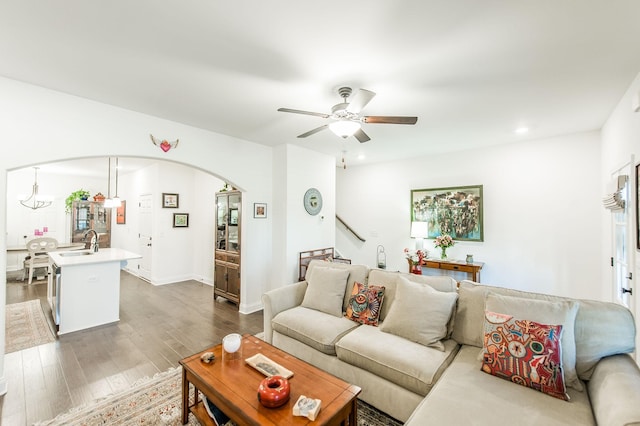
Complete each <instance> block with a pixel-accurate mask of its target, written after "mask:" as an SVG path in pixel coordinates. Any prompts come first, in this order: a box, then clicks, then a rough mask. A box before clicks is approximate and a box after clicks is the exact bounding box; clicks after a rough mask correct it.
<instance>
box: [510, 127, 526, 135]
mask: <svg viewBox="0 0 640 426" xmlns="http://www.w3.org/2000/svg"><path fill="white" fill-rule="evenodd" d="M528 131H529V128H528V127H518V128H517V129H516V130H514V132H516V133H517V134H519V135H524V134H525V133H527V132H528Z"/></svg>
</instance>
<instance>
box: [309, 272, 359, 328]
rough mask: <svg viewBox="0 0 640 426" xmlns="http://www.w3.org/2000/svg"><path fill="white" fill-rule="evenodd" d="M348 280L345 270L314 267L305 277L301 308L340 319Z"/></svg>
mask: <svg viewBox="0 0 640 426" xmlns="http://www.w3.org/2000/svg"><path fill="white" fill-rule="evenodd" d="M348 278H349V271H348V270H346V269H338V268H329V267H321V266H316V267H315V268H313V273H311V274H310V276H308V277H307V291H306V292H305V294H304V299H303V300H302V304H301V306H303V307H305V308H309V309H315V310H316V311H321V312H325V313H327V314H330V315H334V316H336V317H341V316H342V303H343V302H344V297H345V296H344V293H345V291H346V287H347V279H348Z"/></svg>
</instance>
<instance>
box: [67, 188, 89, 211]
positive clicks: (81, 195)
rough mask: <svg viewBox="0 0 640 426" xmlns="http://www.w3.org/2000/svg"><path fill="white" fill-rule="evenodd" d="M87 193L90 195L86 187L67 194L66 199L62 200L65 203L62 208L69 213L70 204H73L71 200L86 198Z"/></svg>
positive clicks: (87, 196) (87, 197)
mask: <svg viewBox="0 0 640 426" xmlns="http://www.w3.org/2000/svg"><path fill="white" fill-rule="evenodd" d="M89 195H90V194H89V191H87V190H86V189H79V190H77V191H73V192H72V193H71V194H69V196H68V197H67V199H66V200H65V201H64V203H65V208H64V210H65V211H66V212H67V213H71V206H72V205H73V202H74V201H78V200H87V199H89Z"/></svg>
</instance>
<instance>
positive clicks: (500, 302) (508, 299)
mask: <svg viewBox="0 0 640 426" xmlns="http://www.w3.org/2000/svg"><path fill="white" fill-rule="evenodd" d="M485 309H486V310H488V311H491V312H499V313H501V314H507V315H513V316H515V317H517V318H520V319H526V320H529V321H536V322H538V323H542V324H550V325H562V326H563V329H562V337H561V342H562V370H563V371H564V377H565V382H566V384H567V386H571V387H572V388H574V389H576V390H579V391H581V390H583V389H584V387H583V386H582V383H581V382H580V380H579V379H578V375H577V373H576V342H575V333H574V329H575V318H576V313H577V312H578V303H577V302H575V301H570V300H558V301H550V300H535V299H533V300H532V299H523V298H522V297H513V296H503V295H500V294H491V293H489V294H488V295H487V299H486V301H485Z"/></svg>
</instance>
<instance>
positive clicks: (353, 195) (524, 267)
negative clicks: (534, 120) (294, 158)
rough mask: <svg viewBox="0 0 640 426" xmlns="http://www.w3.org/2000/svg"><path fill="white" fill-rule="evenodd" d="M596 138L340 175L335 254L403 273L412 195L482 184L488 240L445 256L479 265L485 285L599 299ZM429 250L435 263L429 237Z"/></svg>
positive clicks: (571, 137)
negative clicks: (383, 259)
mask: <svg viewBox="0 0 640 426" xmlns="http://www.w3.org/2000/svg"><path fill="white" fill-rule="evenodd" d="M599 155H600V142H599V134H598V132H589V133H580V134H575V135H568V136H564V137H559V138H552V139H546V140H535V141H527V142H521V143H516V144H510V145H502V146H495V147H490V148H483V149H478V150H472V151H465V152H459V153H455V154H448V155H437V156H430V157H423V158H415V159H412V160H407V161H397V162H389V163H384V164H375V165H371V166H356V167H348V168H347V169H346V170H339V171H338V174H337V202H336V204H337V213H338V215H339V216H341V217H342V218H343V219H344V220H345V221H346V222H347V223H348V224H349V225H350V226H351V227H352V228H353V229H354V230H355V231H356V232H357V233H359V234H360V235H362V236H363V237H364V238H365V239H366V242H365V243H361V242H359V241H358V240H356V239H355V237H353V236H352V235H351V234H349V233H348V232H347V231H346V230H345V229H344V227H342V226H338V227H337V231H336V233H337V241H336V246H337V248H338V249H339V250H340V251H341V252H342V253H343V255H344V256H345V257H350V258H352V260H353V261H354V263H364V264H367V265H369V266H371V267H374V266H376V253H377V250H376V249H377V246H378V245H379V244H381V245H383V246H384V248H385V252H386V253H387V269H389V270H403V271H406V270H407V269H408V264H407V262H406V260H405V257H404V254H403V249H404V248H405V247H407V248H411V249H412V248H413V247H414V241H413V240H412V239H411V238H410V237H409V232H410V204H411V201H410V191H411V190H412V189H423V188H441V187H450V186H466V185H483V190H484V194H483V195H484V197H483V198H484V205H483V211H484V242H458V243H457V244H456V245H455V246H454V247H453V248H451V249H449V250H448V251H447V252H448V254H449V256H450V258H454V259H464V258H465V255H466V254H467V253H470V254H473V255H474V259H475V260H476V261H480V262H485V266H484V268H483V270H482V274H481V281H482V282H483V283H487V284H493V285H497V286H503V287H511V288H517V289H522V290H528V291H536V292H543V293H550V294H557V295H562V296H571V297H579V298H592V299H598V298H600V296H601V282H600V280H599V277H600V276H601V270H602V267H603V264H602V263H603V261H602V256H601V235H600V234H599V232H598V229H599V227H600V218H601V214H602V207H601V201H600V198H601V193H600V191H599V190H598V188H599V187H600V179H599V176H600V173H599V171H600V167H601V165H600V159H599ZM425 248H426V249H428V250H430V251H431V253H432V255H434V257H439V253H438V252H437V251H436V250H435V249H434V246H433V240H425Z"/></svg>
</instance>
